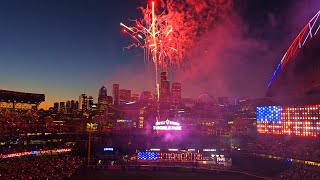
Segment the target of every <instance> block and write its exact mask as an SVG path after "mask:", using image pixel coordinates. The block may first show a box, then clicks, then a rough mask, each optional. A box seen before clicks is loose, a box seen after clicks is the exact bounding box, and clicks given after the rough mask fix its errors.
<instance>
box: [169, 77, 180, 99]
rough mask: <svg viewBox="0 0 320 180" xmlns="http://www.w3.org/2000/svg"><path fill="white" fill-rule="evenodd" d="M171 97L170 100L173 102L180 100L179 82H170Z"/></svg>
mask: <svg viewBox="0 0 320 180" xmlns="http://www.w3.org/2000/svg"><path fill="white" fill-rule="evenodd" d="M171 98H172V101H173V102H175V103H177V102H180V100H181V83H177V82H174V83H172V88H171Z"/></svg>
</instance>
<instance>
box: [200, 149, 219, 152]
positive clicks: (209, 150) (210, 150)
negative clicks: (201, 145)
mask: <svg viewBox="0 0 320 180" xmlns="http://www.w3.org/2000/svg"><path fill="white" fill-rule="evenodd" d="M203 151H208V152H212V151H217V150H216V149H203Z"/></svg>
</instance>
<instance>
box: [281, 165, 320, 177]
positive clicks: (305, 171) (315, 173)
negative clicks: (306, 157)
mask: <svg viewBox="0 0 320 180" xmlns="http://www.w3.org/2000/svg"><path fill="white" fill-rule="evenodd" d="M276 179H288V180H289V179H290V180H300V179H320V169H319V168H318V167H314V166H308V165H303V164H300V165H298V164H291V166H290V167H288V168H287V169H285V170H284V171H283V172H281V173H280V174H279V176H278V177H277V178H276Z"/></svg>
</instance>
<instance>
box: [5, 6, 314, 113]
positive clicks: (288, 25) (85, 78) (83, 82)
mask: <svg viewBox="0 0 320 180" xmlns="http://www.w3.org/2000/svg"><path fill="white" fill-rule="evenodd" d="M145 3H146V2H145V1H138V0H137V1H133V0H116V1H106V0H47V1H43V0H28V1H26V0H1V1H0V62H1V66H0V85H1V86H0V89H6V90H16V91H23V92H35V93H44V94H46V102H45V103H43V104H42V107H44V108H48V107H50V106H52V105H53V102H55V101H66V100H72V99H75V100H78V97H79V95H80V94H82V93H86V94H87V95H92V96H94V98H95V99H96V98H97V94H98V89H99V88H100V87H101V86H102V85H104V86H106V87H107V88H108V94H112V84H113V83H120V88H126V89H132V90H133V93H140V91H141V90H152V89H151V88H152V87H153V84H152V83H153V79H152V76H150V74H151V73H152V72H150V70H148V69H146V68H145V65H144V62H143V54H142V53H143V51H142V50H139V49H133V50H123V47H125V46H127V45H129V44H130V42H131V41H130V38H128V37H126V36H125V35H123V34H122V33H121V28H120V26H119V22H120V21H122V22H123V21H125V22H128V21H127V18H136V17H139V16H140V14H139V11H138V10H137V9H136V8H137V7H138V6H140V5H144V4H145ZM235 4H237V6H235V7H236V8H235V13H236V14H237V16H238V17H239V18H240V19H241V21H242V25H241V26H242V27H243V26H245V28H242V29H243V30H242V31H241V33H240V34H241V41H243V39H245V42H247V41H248V40H247V39H246V38H248V39H249V41H250V42H251V40H255V42H258V43H260V42H263V44H264V46H266V47H267V49H268V50H267V51H268V52H269V53H270V56H268V57H270V59H268V60H264V61H258V60H257V59H259V55H260V54H259V53H256V54H255V53H253V55H252V54H250V55H249V56H247V55H246V56H245V57H246V58H248V57H249V58H252V60H250V59H248V60H246V61H240V63H239V64H238V65H237V71H238V73H240V74H245V75H244V76H243V77H242V79H236V80H233V79H232V77H233V76H228V77H227V79H226V80H225V81H224V79H223V78H225V77H226V76H224V77H222V76H223V75H221V74H219V73H216V74H212V75H210V74H209V75H208V74H206V73H205V74H203V75H199V73H200V74H201V72H199V73H198V75H197V76H195V77H197V79H193V80H190V78H184V77H182V76H183V75H181V74H187V73H188V69H184V70H183V71H181V72H177V73H172V75H170V76H171V80H173V81H180V82H182V83H183V84H182V85H183V87H185V88H184V89H183V95H184V96H188V97H197V96H199V95H200V94H201V93H208V92H212V90H214V92H215V93H212V95H213V96H249V95H248V94H247V92H248V90H247V89H246V88H243V87H244V86H249V89H250V90H252V91H250V94H253V96H263V95H264V90H265V88H266V86H267V84H268V81H269V79H270V77H271V75H272V72H273V70H274V68H275V66H276V64H277V63H278V62H279V61H280V59H281V56H282V55H283V54H284V52H285V50H286V48H287V47H288V46H289V44H290V42H291V41H292V39H293V38H294V36H295V35H296V34H297V33H298V32H299V31H300V29H301V27H302V26H303V25H304V24H305V23H306V22H307V20H308V19H310V18H311V17H312V16H313V15H314V14H315V13H316V12H317V10H318V9H319V8H320V6H319V5H320V3H317V1H315V0H309V1H303V2H302V1H300V0H296V1H293V0H282V1H278V0H272V1H270V0H265V1H255V0H248V1H244V0H237V2H235ZM209 37H210V36H209ZM216 43H219V42H216ZM234 43H237V42H236V41H235V42H234ZM221 46H223V44H221ZM235 47H237V46H235ZM269 47H270V48H269ZM247 51H250V49H248V50H247ZM270 51H272V52H270ZM209 52H210V49H209ZM225 53H230V52H228V51H226V52H225ZM230 57H236V56H230ZM193 59H196V58H193ZM212 61H219V60H217V59H215V60H212ZM197 63H202V61H198V62H197ZM203 63H205V61H204V62H203ZM191 64H192V63H191ZM220 66H221V67H225V65H223V64H219V67H220ZM254 67H257V68H262V67H263V70H262V71H261V70H259V69H257V70H255V71H253V72H255V73H260V74H255V76H256V79H254V80H256V84H255V85H254V86H252V84H251V83H252V82H255V81H250V80H245V79H246V77H251V76H252V74H248V73H247V71H250V70H251V69H252V68H254ZM231 70H232V71H233V69H232V68H231ZM190 71H192V70H190ZM208 72H210V71H208ZM224 72H225V71H224ZM226 72H228V70H227V71H226ZM242 72H245V73H242ZM220 75H221V77H220ZM212 76H215V77H213V79H218V80H219V82H220V81H222V82H226V83H224V85H223V87H222V88H220V89H223V90H221V91H217V90H216V89H219V87H215V86H214V85H215V84H216V83H208V84H209V85H207V86H204V87H203V88H200V90H197V91H194V90H193V89H192V88H193V87H194V86H195V85H194V83H193V85H190V84H189V85H188V82H197V81H199V79H201V81H203V79H207V78H209V79H210V78H211V77H212ZM257 77H258V78H257ZM221 79H222V80H221ZM206 81H207V80H205V81H204V82H206ZM247 81H250V82H251V83H250V82H247ZM237 82H239V85H240V86H241V87H242V88H237V87H238V86H237V85H238V84H237ZM201 84H203V82H202V83H201ZM244 84H245V85H244ZM211 88H212V89H211ZM192 92H196V93H197V94H195V93H192ZM234 92H236V93H234Z"/></svg>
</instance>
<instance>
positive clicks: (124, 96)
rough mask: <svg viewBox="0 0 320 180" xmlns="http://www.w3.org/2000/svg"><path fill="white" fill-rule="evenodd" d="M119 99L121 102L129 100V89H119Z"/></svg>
mask: <svg viewBox="0 0 320 180" xmlns="http://www.w3.org/2000/svg"><path fill="white" fill-rule="evenodd" d="M119 100H120V102H122V103H125V102H129V101H131V90H128V89H120V90H119Z"/></svg>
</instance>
